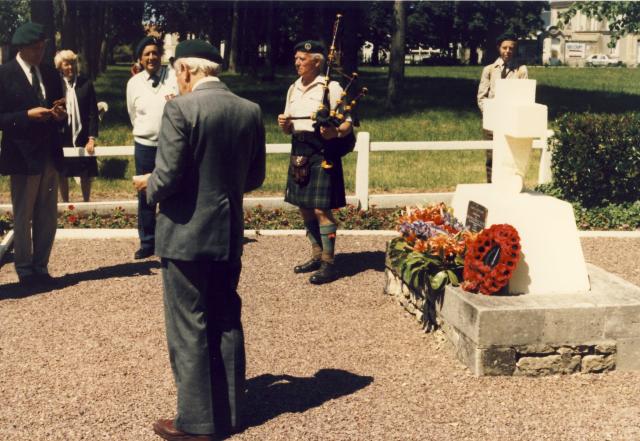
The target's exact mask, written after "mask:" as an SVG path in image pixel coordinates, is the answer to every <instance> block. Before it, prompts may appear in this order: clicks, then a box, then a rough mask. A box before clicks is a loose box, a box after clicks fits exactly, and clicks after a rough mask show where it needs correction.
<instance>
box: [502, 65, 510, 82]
mask: <svg viewBox="0 0 640 441" xmlns="http://www.w3.org/2000/svg"><path fill="white" fill-rule="evenodd" d="M507 75H509V66H507V65H506V64H505V65H504V66H502V72H501V73H500V78H502V79H505V78H507Z"/></svg>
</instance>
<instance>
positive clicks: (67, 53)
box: [53, 49, 78, 69]
mask: <svg viewBox="0 0 640 441" xmlns="http://www.w3.org/2000/svg"><path fill="white" fill-rule="evenodd" d="M63 61H68V62H70V63H72V64H77V63H78V56H77V55H76V54H75V52H73V51H72V50H69V49H64V50H61V51H58V53H57V54H56V56H55V57H54V58H53V64H55V66H56V69H60V66H61V65H62V62H63Z"/></svg>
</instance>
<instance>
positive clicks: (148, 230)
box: [127, 37, 178, 259]
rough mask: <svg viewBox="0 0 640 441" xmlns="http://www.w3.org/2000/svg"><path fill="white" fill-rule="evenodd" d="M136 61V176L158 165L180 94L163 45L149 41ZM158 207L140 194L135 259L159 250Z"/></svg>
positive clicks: (131, 102)
mask: <svg viewBox="0 0 640 441" xmlns="http://www.w3.org/2000/svg"><path fill="white" fill-rule="evenodd" d="M135 56H136V59H137V60H138V63H139V64H140V65H141V66H142V68H143V70H142V71H141V72H140V73H138V74H136V75H134V76H133V77H131V79H130V80H129V82H128V83H127V111H128V112H129V118H130V119H131V124H132V125H133V139H134V145H135V152H134V159H135V164H136V174H137V175H144V174H147V173H151V172H152V171H153V168H154V166H155V162H156V151H157V147H158V133H159V132H160V122H161V120H162V111H163V110H164V105H165V103H166V102H167V101H168V100H170V99H172V98H173V97H174V96H175V95H177V93H178V88H177V83H176V79H175V75H174V74H173V73H172V71H171V70H170V69H168V68H167V67H166V66H162V65H161V64H160V59H161V57H162V42H161V41H160V40H159V39H157V38H155V37H145V38H143V39H142V40H141V41H140V42H139V43H138V45H137V46H136V51H135ZM155 228H156V207H155V205H149V204H147V198H146V196H145V194H144V192H140V193H138V235H139V237H140V248H139V249H138V251H136V252H135V254H134V258H135V259H144V258H146V257H149V256H151V255H153V253H154V247H155Z"/></svg>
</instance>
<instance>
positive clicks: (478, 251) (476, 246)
mask: <svg viewBox="0 0 640 441" xmlns="http://www.w3.org/2000/svg"><path fill="white" fill-rule="evenodd" d="M496 252H498V255H497V256H496V257H495V258H496V259H497V263H495V264H494V265H493V266H491V264H490V262H488V259H491V257H488V255H489V253H492V255H495V254H494V253H496ZM519 260H520V237H519V236H518V232H517V231H516V229H515V228H513V227H512V226H511V225H508V224H498V225H492V226H491V227H490V228H487V229H484V230H482V231H481V232H480V233H479V234H478V236H477V237H476V238H475V240H473V239H470V240H469V241H468V243H467V253H466V255H465V258H464V270H463V275H462V276H463V278H464V282H463V283H462V288H463V289H464V290H466V291H470V292H478V291H480V292H481V293H482V294H486V295H491V294H493V293H495V292H497V291H499V290H500V289H501V288H503V287H504V286H506V285H507V283H509V280H510V279H511V276H513V272H514V271H515V269H516V266H517V265H518V261H519Z"/></svg>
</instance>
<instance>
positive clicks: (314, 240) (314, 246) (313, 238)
mask: <svg viewBox="0 0 640 441" xmlns="http://www.w3.org/2000/svg"><path fill="white" fill-rule="evenodd" d="M304 226H305V228H306V229H307V238H308V239H309V242H311V257H312V258H313V259H320V256H321V255H322V239H321V237H320V224H319V223H318V221H317V220H312V221H305V223H304Z"/></svg>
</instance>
